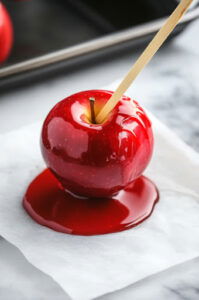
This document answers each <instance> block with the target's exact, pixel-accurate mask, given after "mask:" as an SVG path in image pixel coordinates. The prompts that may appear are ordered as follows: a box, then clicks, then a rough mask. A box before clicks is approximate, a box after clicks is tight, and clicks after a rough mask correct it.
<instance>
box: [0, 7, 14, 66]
mask: <svg viewBox="0 0 199 300" xmlns="http://www.w3.org/2000/svg"><path fill="white" fill-rule="evenodd" d="M12 44H13V28H12V23H11V20H10V16H9V14H8V12H7V10H6V8H5V6H4V5H3V4H2V3H0V63H2V62H4V61H5V60H6V59H7V58H8V56H9V54H10V51H11V48H12Z"/></svg>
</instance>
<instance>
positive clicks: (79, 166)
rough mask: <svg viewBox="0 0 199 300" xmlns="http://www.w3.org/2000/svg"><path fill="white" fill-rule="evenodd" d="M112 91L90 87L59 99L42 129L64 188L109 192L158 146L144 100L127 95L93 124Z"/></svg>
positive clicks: (47, 156) (135, 173)
mask: <svg viewBox="0 0 199 300" xmlns="http://www.w3.org/2000/svg"><path fill="white" fill-rule="evenodd" d="M111 95H112V92H110V91H104V90H90V91H84V92H80V93H77V94H74V95H72V96H69V97H67V98H65V99H64V100H62V101H61V102H59V103H58V104H57V105H55V107H54V108H53V109H52V110H51V111H50V113H49V114H48V116H47V118H46V120H45V122H44V125H43V129H42V135H41V149H42V154H43V157H44V160H45V162H46V164H47V166H48V167H49V168H50V170H51V171H52V172H53V173H54V175H55V176H56V177H57V178H58V180H59V181H60V182H61V184H62V186H63V187H64V189H66V190H68V191H70V192H71V193H73V194H76V195H80V196H86V197H97V198H99V197H109V196H112V195H114V194H116V193H117V192H119V191H120V190H122V189H124V188H125V187H126V186H127V185H129V184H130V183H131V182H132V181H134V180H135V179H136V178H138V177H140V175H141V174H142V173H143V171H144V170H145V168H146V166H147V165H148V163H149V161H150V158H151V155H152V151H153V134H152V129H151V122H150V121H149V119H148V117H147V115H146V114H145V112H144V111H143V109H142V108H141V107H140V106H139V104H138V103H137V102H135V101H133V100H131V99H130V98H129V97H126V96H124V97H123V98H122V99H121V100H120V102H119V103H118V105H117V106H116V107H115V108H114V109H113V111H112V112H111V114H110V115H109V116H108V119H107V120H106V121H105V122H104V123H103V124H91V123H90V122H89V117H90V103H89V98H90V97H94V98H95V111H96V114H97V113H98V112H99V110H100V109H101V107H102V106H103V105H104V104H105V103H106V102H107V101H108V100H109V98H110V97H111Z"/></svg>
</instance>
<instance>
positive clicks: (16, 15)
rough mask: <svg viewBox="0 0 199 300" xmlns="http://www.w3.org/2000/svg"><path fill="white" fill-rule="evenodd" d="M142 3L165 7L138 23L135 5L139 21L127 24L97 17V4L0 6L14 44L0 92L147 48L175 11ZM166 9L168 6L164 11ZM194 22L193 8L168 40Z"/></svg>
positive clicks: (61, 0) (172, 0)
mask: <svg viewBox="0 0 199 300" xmlns="http://www.w3.org/2000/svg"><path fill="white" fill-rule="evenodd" d="M109 1H110V0H109ZM114 1H115V0H114ZM139 1H141V0H138V1H137V3H139V5H140V4H141V2H139ZM144 1H145V2H144ZM132 2H134V1H128V0H126V2H125V0H123V5H124V6H126V7H127V5H131V3H132ZM135 2H136V1H135ZM135 2H134V4H135ZM142 2H143V3H144V4H145V3H148V4H147V5H149V4H150V5H151V7H152V6H153V7H156V6H158V3H159V4H160V3H162V4H163V3H164V5H161V6H160V7H159V12H158V13H157V11H158V10H157V9H156V10H155V13H154V12H153V11H152V12H150V14H149V11H148V7H149V6H148V7H146V8H145V15H144V16H143V17H142V18H141V17H139V13H142V14H143V8H142V12H140V11H139V9H141V7H143V6H140V7H139V5H138V10H137V11H136V12H135V16H138V17H137V18H136V19H135V16H134V18H132V20H129V19H128V18H127V17H126V18H124V20H123V21H122V19H119V18H118V17H117V14H115V16H114V15H113V16H112V19H109V16H108V13H107V11H106V13H103V10H102V11H99V7H100V8H101V7H102V6H103V5H100V6H99V2H98V1H93V2H92V1H90V2H89V0H88V1H86V0H85V1H84V0H68V1H67V0H58V1H48V0H29V1H21V2H17V1H16V2H8V1H5V4H6V5H7V8H8V10H9V12H10V14H11V17H12V19H13V23H14V28H15V38H16V39H15V44H14V48H13V52H12V53H11V56H10V58H9V60H8V62H6V64H4V65H2V66H1V67H0V86H1V87H2V86H4V85H6V83H11V82H15V81H17V80H18V81H21V80H25V79H26V78H27V76H35V75H36V76H37V75H38V74H39V73H40V74H43V73H44V72H46V74H47V73H50V71H54V70H56V69H57V70H61V69H62V68H66V67H67V65H70V64H77V62H78V61H82V60H84V59H89V58H90V57H92V56H94V57H95V56H97V55H101V54H103V55H105V54H106V53H113V52H114V51H115V50H116V49H119V51H121V50H122V49H125V48H129V47H131V48H133V47H138V45H140V44H144V43H147V42H148V41H149V40H150V39H151V38H152V36H153V35H154V34H155V33H156V32H157V31H158V30H159V29H160V27H161V26H162V25H163V23H164V22H165V18H166V17H167V15H168V14H169V13H170V12H171V11H172V10H173V9H174V7H175V6H176V5H177V1H176V0H169V1H165V0H162V1H160V0H142ZM93 3H95V4H97V3H98V6H97V5H96V7H94V8H93V7H92V5H93ZM103 3H104V4H106V5H104V7H106V6H107V1H104V2H103V1H102V0H101V4H103ZM108 3H111V1H110V2H108ZM143 3H142V4H141V5H143ZM165 3H167V4H170V6H168V5H167V7H166V6H165ZM91 4H92V5H91ZM120 5H121V4H120ZM160 8H161V11H160ZM114 9H117V10H118V11H117V13H118V14H120V7H116V6H114ZM104 12H105V11H104ZM121 15H122V11H121ZM198 16H199V7H198V4H197V3H196V4H195V6H194V7H192V9H191V10H189V12H188V13H187V14H186V15H185V17H184V18H183V20H182V21H181V22H180V24H179V25H178V26H177V28H176V30H175V32H174V34H173V36H174V35H176V34H177V33H179V32H181V31H182V30H183V29H184V28H185V27H186V26H187V25H188V24H189V23H190V22H192V21H193V20H195V19H196V18H197V17H198ZM114 18H115V19H114ZM118 20H120V22H118ZM127 21H128V22H127ZM51 73H52V72H51Z"/></svg>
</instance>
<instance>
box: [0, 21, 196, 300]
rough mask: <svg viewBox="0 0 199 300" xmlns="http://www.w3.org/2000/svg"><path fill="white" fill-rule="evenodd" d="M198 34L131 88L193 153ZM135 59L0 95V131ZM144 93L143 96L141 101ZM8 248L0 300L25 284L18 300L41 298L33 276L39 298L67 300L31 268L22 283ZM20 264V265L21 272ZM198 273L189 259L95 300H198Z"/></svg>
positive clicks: (106, 79) (175, 46)
mask: <svg viewBox="0 0 199 300" xmlns="http://www.w3.org/2000/svg"><path fill="white" fill-rule="evenodd" d="M198 30H199V22H196V23H195V24H193V25H192V26H191V27H190V28H189V29H188V30H187V31H186V32H185V33H184V34H183V36H180V37H178V38H177V39H176V40H175V41H174V42H172V44H170V45H167V46H166V47H165V48H164V49H162V50H161V51H160V52H159V53H158V55H157V56H156V57H155V58H154V60H153V61H152V63H151V64H150V65H149V67H148V68H147V69H146V70H145V72H144V73H143V75H142V76H140V78H139V79H138V80H137V85H135V88H134V91H135V96H138V97H136V98H138V99H139V101H140V102H141V103H144V104H145V106H146V107H147V108H150V109H151V110H152V111H153V112H154V113H155V114H156V115H157V116H158V117H159V118H160V119H161V120H162V121H164V122H165V123H167V124H168V125H169V126H170V127H171V128H173V129H174V130H175V131H176V132H177V133H178V134H179V135H180V136H181V137H182V138H183V139H184V140H185V141H186V142H188V143H189V144H190V145H192V146H193V147H194V148H195V149H196V150H199V118H198V113H199V85H198V77H199V70H198V61H199V59H198V58H199V47H198V46H199V40H198V39H197V38H196V37H197V35H198ZM135 58H136V55H134V56H133V57H132V56H131V55H130V54H126V55H124V56H122V57H120V58H119V59H117V60H112V61H111V60H110V61H108V62H106V64H103V63H102V62H100V61H99V63H100V64H98V65H97V66H95V67H94V66H93V67H89V68H87V69H86V70H81V71H79V72H77V73H76V72H74V73H72V74H65V75H63V76H61V77H60V78H56V79H51V80H48V81H46V82H43V83H40V84H35V85H33V86H32V85H30V86H28V87H23V88H19V89H15V90H11V91H7V92H6V93H2V94H1V95H0V98H1V99H0V100H1V101H0V123H1V126H0V127H1V128H0V131H1V132H7V131H9V130H12V129H14V128H18V127H20V126H21V125H25V124H27V123H32V122H33V121H35V120H37V119H40V118H43V116H45V114H46V112H47V111H48V110H49V108H50V107H52V105H53V104H54V103H55V102H57V100H59V99H61V98H63V97H64V96H65V95H68V94H70V93H73V92H75V91H78V90H82V89H91V88H98V87H101V86H103V85H106V84H108V83H110V82H112V81H113V80H114V79H116V78H117V77H120V76H122V75H123V74H124V73H125V72H126V70H128V68H129V66H130V65H131V63H132V62H133V60H135ZM151 77H152V78H153V80H154V85H153V86H149V84H148V82H149V80H147V79H149V78H151ZM150 82H151V81H150ZM143 85H144V88H143ZM152 89H156V90H157V94H156V97H154V98H153V99H152V97H151V95H152V94H151V93H150V91H151V90H152ZM147 92H148V95H149V97H146V95H147ZM142 97H144V98H142ZM10 247H11V248H10ZM12 247H13V246H9V245H8V244H7V243H6V247H5V241H3V240H1V241H0V249H1V251H2V252H1V253H2V254H1V256H0V262H1V268H0V278H3V281H2V280H0V291H1V292H2V291H4V294H3V296H2V294H0V299H5V300H10V299H13V293H15V295H16V297H15V299H16V300H21V299H23V298H22V296H21V295H23V292H22V291H24V289H25V286H27V285H29V298H28V296H27V294H26V295H25V298H24V299H35V298H36V299H45V298H44V297H42V296H41V297H40V296H38V295H37V296H35V297H34V290H35V286H34V284H35V282H36V281H37V278H42V279H41V280H42V281H43V280H44V281H45V282H46V283H45V284H46V285H45V284H42V285H39V286H37V289H38V290H39V291H40V292H41V295H42V293H43V295H44V294H46V295H48V297H47V298H46V299H49V295H50V294H51V293H53V291H54V292H55V293H58V294H57V297H56V299H59V298H58V297H60V299H62V297H63V299H68V297H67V296H66V295H64V294H63V292H62V290H61V289H60V288H59V287H58V286H57V285H56V284H55V283H54V282H52V280H51V279H50V278H49V277H47V276H44V275H43V274H42V273H41V272H39V271H37V270H36V269H34V272H37V276H35V278H34V276H33V277H30V275H29V276H28V275H27V276H25V277H26V280H27V281H24V273H25V274H28V273H29V274H30V273H32V270H30V265H29V264H28V263H27V262H26V260H25V258H23V256H22V255H21V254H20V253H19V250H17V249H16V248H12ZM8 249H9V250H8ZM10 249H12V250H10ZM13 257H14V258H15V259H13ZM19 257H20V259H19ZM20 260H21V262H20ZM21 266H24V269H23V268H22V267H21ZM21 268H22V269H21ZM19 269H20V271H19ZM6 270H12V274H13V270H15V274H16V275H15V276H17V274H18V284H15V283H16V279H15V278H13V280H12V277H11V276H10V275H6V274H10V272H9V273H8V272H7V271H6ZM21 270H23V271H21ZM198 270H199V259H195V260H193V261H190V262H187V263H185V264H183V265H180V266H177V267H174V268H172V269H169V270H167V271H165V272H163V273H160V274H157V275H155V276H152V277H150V278H148V279H145V280H143V281H141V282H138V283H137V284H134V285H132V286H130V287H128V288H125V289H123V290H121V291H120V292H117V293H114V294H110V295H108V296H104V297H102V298H101V299H104V300H105V299H115V300H117V299H132V298H134V299H136V300H139V299H143V300H144V299H155V300H156V299H163V300H164V299H165V300H166V299H172V300H175V299H189V300H195V299H199V289H198V287H199V280H198V278H199V271H198ZM6 272H7V273H6ZM26 272H27V273H26ZM35 274H36V273H35ZM40 276H41V277H40ZM43 276H44V277H45V279H44V278H43ZM19 278H20V279H21V282H22V283H23V284H22V283H21V282H20V280H19ZM35 280H36V281H35ZM13 282H14V283H13ZM50 289H51V290H50ZM52 295H53V294H52ZM39 297H40V298H39Z"/></svg>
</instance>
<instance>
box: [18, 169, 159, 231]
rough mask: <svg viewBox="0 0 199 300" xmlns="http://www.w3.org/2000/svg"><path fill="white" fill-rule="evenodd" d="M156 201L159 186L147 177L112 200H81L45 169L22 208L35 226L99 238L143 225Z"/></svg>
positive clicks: (136, 181) (32, 184) (34, 183)
mask: <svg viewBox="0 0 199 300" xmlns="http://www.w3.org/2000/svg"><path fill="white" fill-rule="evenodd" d="M157 201H158V191H157V188H156V186H155V185H154V184H153V182H151V181H150V180H149V179H148V178H146V177H144V176H141V177H140V178H138V179H137V180H135V181H134V182H133V183H132V184H130V185H129V186H127V187H126V188H125V189H124V190H122V191H120V192H119V193H118V194H117V195H116V196H114V197H112V198H105V199H103V198H101V199H96V198H95V199H94V198H92V199H80V198H78V197H76V196H74V195H71V194H69V193H67V192H65V191H64V190H63V188H62V187H61V185H60V183H59V182H58V180H57V179H56V178H55V177H54V175H53V174H52V173H51V172H50V171H49V170H48V169H46V170H45V171H43V172H42V173H41V174H39V175H38V176H37V177H36V178H35V179H34V180H33V181H32V182H31V184H30V185H29V187H28V189H27V191H26V194H25V196H24V200H23V205H24V208H25V209H26V211H27V212H28V213H29V215H30V216H31V217H32V218H33V219H34V220H35V221H36V222H38V223H39V224H41V225H44V226H47V227H49V228H51V229H53V230H56V231H59V232H63V233H69V234H77V235H97V234H105V233H113V232H118V231H123V230H126V229H129V228H131V227H134V226H136V225H138V224H140V223H141V222H143V221H144V220H145V219H146V218H148V217H149V216H150V215H151V213H152V211H153V208H154V206H155V204H156V202H157Z"/></svg>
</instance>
